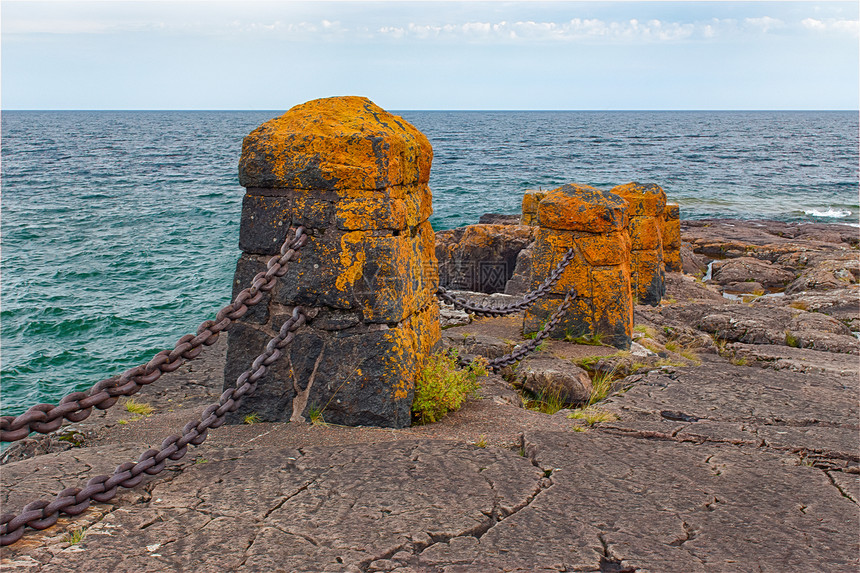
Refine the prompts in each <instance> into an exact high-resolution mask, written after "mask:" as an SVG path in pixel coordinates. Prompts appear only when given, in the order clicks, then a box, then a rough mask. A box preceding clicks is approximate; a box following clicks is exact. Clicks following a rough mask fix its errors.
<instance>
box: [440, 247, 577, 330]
mask: <svg viewBox="0 0 860 573" xmlns="http://www.w3.org/2000/svg"><path fill="white" fill-rule="evenodd" d="M575 257H576V249H568V251H567V252H566V253H565V254H564V256H563V257H562V259H561V261H560V262H559V263H558V264H557V265H556V267H555V269H553V271H552V273H550V275H549V276H548V277H547V278H546V280H545V281H544V282H543V283H541V285H540V286H539V287H538V288H536V289H535V290H533V291H529V292H527V293H526V294H524V295H523V297H522V299H521V300H519V301H518V302H515V303H512V304H508V305H504V306H491V304H490V303H489V302H488V301H486V300H485V301H484V302H483V303H481V304H472V303H471V302H469V301H468V300H466V299H464V298H462V297H458V296H456V295H453V294H451V293H449V292H448V291H447V290H446V289H445V288H443V287H439V289H438V290H437V291H436V296H437V297H439V298H440V299H442V300H444V301H445V302H447V303H448V304H452V305H454V306H455V307H456V308H459V309H463V310H465V311H467V312H471V313H474V314H476V315H477V316H504V315H507V314H514V313H516V312H520V311H521V310H525V309H527V308H528V307H530V306H531V305H532V304H534V303H535V301H536V300H538V299H539V298H541V297H543V296H544V295H546V294H547V293H548V292H549V291H550V290H551V289H552V287H554V286H555V283H557V282H558V280H559V279H560V278H561V274H562V273H563V272H564V269H566V268H567V266H568V265H569V264H570V263H571V262H572V261H573V259H574V258H575Z"/></svg>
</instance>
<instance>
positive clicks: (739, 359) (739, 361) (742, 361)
mask: <svg viewBox="0 0 860 573" xmlns="http://www.w3.org/2000/svg"><path fill="white" fill-rule="evenodd" d="M729 362H731V363H732V364H734V365H735V366H746V365H747V359H746V358H744V357H743V356H732V357H731V358H729Z"/></svg>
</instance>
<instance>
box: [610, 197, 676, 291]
mask: <svg viewBox="0 0 860 573" xmlns="http://www.w3.org/2000/svg"><path fill="white" fill-rule="evenodd" d="M612 192H613V193H617V194H618V195H619V196H621V197H624V199H625V200H626V201H627V202H628V203H629V204H630V239H631V241H632V259H631V268H630V271H631V273H632V278H633V284H632V286H633V296H634V298H635V299H636V301H637V302H638V303H640V304H650V305H653V306H656V305H658V304H660V300H661V299H662V298H663V294H664V293H665V292H666V287H665V266H664V263H663V238H662V226H663V211H664V209H665V208H666V193H664V192H663V190H662V189H661V188H660V187H659V186H658V185H655V184H654V183H646V184H642V183H627V184H626V185H619V186H618V187H615V188H613V189H612Z"/></svg>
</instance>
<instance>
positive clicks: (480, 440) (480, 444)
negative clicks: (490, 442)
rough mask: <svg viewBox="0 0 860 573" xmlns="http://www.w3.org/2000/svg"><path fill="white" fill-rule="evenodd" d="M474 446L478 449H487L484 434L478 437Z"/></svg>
mask: <svg viewBox="0 0 860 573" xmlns="http://www.w3.org/2000/svg"><path fill="white" fill-rule="evenodd" d="M475 446H477V447H479V448H486V447H487V436H485V435H484V434H481V435H480V436H478V441H477V442H475Z"/></svg>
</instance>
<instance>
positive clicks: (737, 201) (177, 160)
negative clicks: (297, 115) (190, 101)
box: [0, 111, 860, 414]
mask: <svg viewBox="0 0 860 573" xmlns="http://www.w3.org/2000/svg"><path fill="white" fill-rule="evenodd" d="M280 113H281V112H275V111H272V112H265V111H237V112H226V111H225V112H221V111H218V112H146V111H143V112H133V111H130V112H125V111H121V112H120V111H117V112H114V111H110V112H18V111H6V112H3V113H2V229H0V231H2V269H0V270H2V293H0V294H2V310H0V344H2V350H0V358H2V364H0V369H1V370H0V377H1V378H2V380H1V381H2V412H3V414H16V413H19V412H21V411H22V410H24V409H26V407H28V406H29V405H31V404H34V403H37V402H42V401H48V402H55V401H57V400H58V399H59V398H60V397H62V396H63V395H65V394H66V393H68V392H70V391H72V390H75V389H86V388H88V387H90V386H91V385H92V384H93V383H95V382H96V381H98V380H100V379H102V378H105V377H108V376H110V375H114V374H117V373H119V372H121V371H122V370H124V369H126V368H128V367H131V366H134V365H136V364H139V363H142V362H145V361H147V360H148V359H149V358H150V357H151V356H152V355H153V354H155V353H156V352H157V351H159V350H161V349H164V348H172V346H173V344H174V342H175V341H176V339H177V338H179V337H180V336H181V335H183V334H185V333H189V332H195V330H196V327H197V325H198V324H199V323H200V322H202V321H203V320H205V319H207V318H211V317H212V316H213V315H214V313H215V312H216V311H217V309H219V308H220V307H221V306H223V305H224V304H226V303H228V302H229V298H230V292H231V281H232V275H233V271H234V268H235V262H236V259H237V257H238V255H239V251H238V247H237V242H238V230H239V228H238V222H239V214H240V209H241V201H242V193H243V190H242V188H241V187H240V186H239V185H238V180H237V164H238V159H239V154H240V152H241V146H242V138H243V137H244V136H245V135H246V134H248V133H249V132H250V131H251V130H252V129H254V128H255V127H256V126H258V125H259V124H261V123H262V122H264V121H266V120H268V119H270V118H272V117H275V116H277V115H279V114H280ZM400 113H401V115H403V116H404V117H405V118H406V119H407V120H409V121H410V122H412V123H413V124H414V125H415V126H416V127H417V128H418V129H420V130H421V131H423V132H424V133H425V134H426V135H427V137H428V138H429V139H430V142H431V143H432V144H433V151H434V160H433V169H432V175H431V180H430V185H431V188H432V190H433V195H434V197H433V199H434V201H433V202H434V215H433V217H432V219H431V221H432V223H433V225H434V227H435V228H436V229H437V230H438V229H444V228H451V227H456V226H460V225H465V224H469V223H474V222H476V221H477V219H478V217H479V215H481V214H482V213H487V212H496V213H517V212H519V209H520V201H521V198H522V194H523V192H524V191H525V190H527V189H539V188H542V189H553V188H556V187H558V186H560V185H562V184H564V183H568V182H576V183H585V184H589V185H594V186H596V187H600V188H605V189H608V188H611V187H613V186H615V185H619V184H622V183H627V182H629V181H639V182H643V183H644V182H654V183H657V184H659V185H660V186H662V187H663V188H664V189H665V190H666V193H667V194H668V196H669V198H670V199H671V200H672V201H674V202H677V203H680V205H681V217H682V218H704V217H738V218H771V219H779V220H785V221H816V222H840V223H844V222H847V223H852V224H855V225H856V224H857V218H858V211H860V209H859V208H858V114H857V112H686V111H684V112H419V111H409V112H400Z"/></svg>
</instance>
